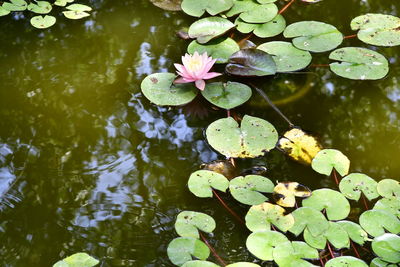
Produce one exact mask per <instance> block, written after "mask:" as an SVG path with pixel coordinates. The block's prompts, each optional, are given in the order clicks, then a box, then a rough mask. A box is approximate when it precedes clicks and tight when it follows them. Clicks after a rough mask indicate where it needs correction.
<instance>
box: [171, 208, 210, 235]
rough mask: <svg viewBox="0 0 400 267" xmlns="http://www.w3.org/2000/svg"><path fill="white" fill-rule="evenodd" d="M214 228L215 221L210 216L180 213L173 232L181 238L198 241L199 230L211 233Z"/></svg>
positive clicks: (187, 212) (190, 212)
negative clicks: (192, 238) (190, 238)
mask: <svg viewBox="0 0 400 267" xmlns="http://www.w3.org/2000/svg"><path fill="white" fill-rule="evenodd" d="M215 226H216V225H215V221H214V219H213V218H212V217H211V216H209V215H207V214H204V213H201V212H195V211H182V212H181V213H179V214H178V217H177V218H176V221H175V231H176V232H177V233H178V235H180V236H181V237H194V238H197V239H199V237H200V236H199V230H200V231H202V232H206V233H211V232H212V231H214V229H215Z"/></svg>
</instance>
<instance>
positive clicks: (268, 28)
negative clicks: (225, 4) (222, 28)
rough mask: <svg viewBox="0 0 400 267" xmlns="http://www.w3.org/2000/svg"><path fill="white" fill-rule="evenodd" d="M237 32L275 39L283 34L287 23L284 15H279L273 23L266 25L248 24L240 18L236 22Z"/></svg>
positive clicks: (269, 22)
mask: <svg viewBox="0 0 400 267" xmlns="http://www.w3.org/2000/svg"><path fill="white" fill-rule="evenodd" d="M235 24H236V25H237V30H238V31H240V32H241V33H250V32H253V33H254V34H255V35H256V36H258V37H260V38H267V37H273V36H276V35H278V34H281V33H282V32H283V31H284V30H285V28H286V21H285V19H284V18H283V16H282V15H277V16H276V17H275V18H273V19H272V20H271V21H268V22H266V23H247V22H245V21H244V20H242V19H241V18H240V17H238V18H237V19H236V20H235Z"/></svg>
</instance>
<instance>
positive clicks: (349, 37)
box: [343, 34, 357, 39]
mask: <svg viewBox="0 0 400 267" xmlns="http://www.w3.org/2000/svg"><path fill="white" fill-rule="evenodd" d="M355 37H357V34H352V35H347V36H345V37H343V39H351V38H355Z"/></svg>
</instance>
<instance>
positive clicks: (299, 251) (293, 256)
mask: <svg viewBox="0 0 400 267" xmlns="http://www.w3.org/2000/svg"><path fill="white" fill-rule="evenodd" d="M273 257H274V261H275V262H276V263H277V264H278V265H279V266H301V267H308V266H310V267H312V266H316V265H313V264H311V263H310V262H308V261H305V260H304V259H318V258H319V254H318V250H316V249H315V248H312V247H310V246H309V245H307V244H306V243H304V242H299V241H294V242H285V243H281V244H278V245H277V246H276V247H275V249H274V251H273Z"/></svg>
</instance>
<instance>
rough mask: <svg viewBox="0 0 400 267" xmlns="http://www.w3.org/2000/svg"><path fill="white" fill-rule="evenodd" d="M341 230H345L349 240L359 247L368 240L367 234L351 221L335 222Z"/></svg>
mask: <svg viewBox="0 0 400 267" xmlns="http://www.w3.org/2000/svg"><path fill="white" fill-rule="evenodd" d="M336 223H337V224H338V225H340V227H342V229H343V230H345V231H346V232H347V234H348V236H349V237H350V239H351V240H353V241H354V242H356V243H357V244H359V245H363V244H364V243H365V241H367V240H369V239H368V234H367V232H365V231H364V230H363V229H362V228H361V226H360V225H358V224H356V223H354V222H351V221H339V222H336Z"/></svg>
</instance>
